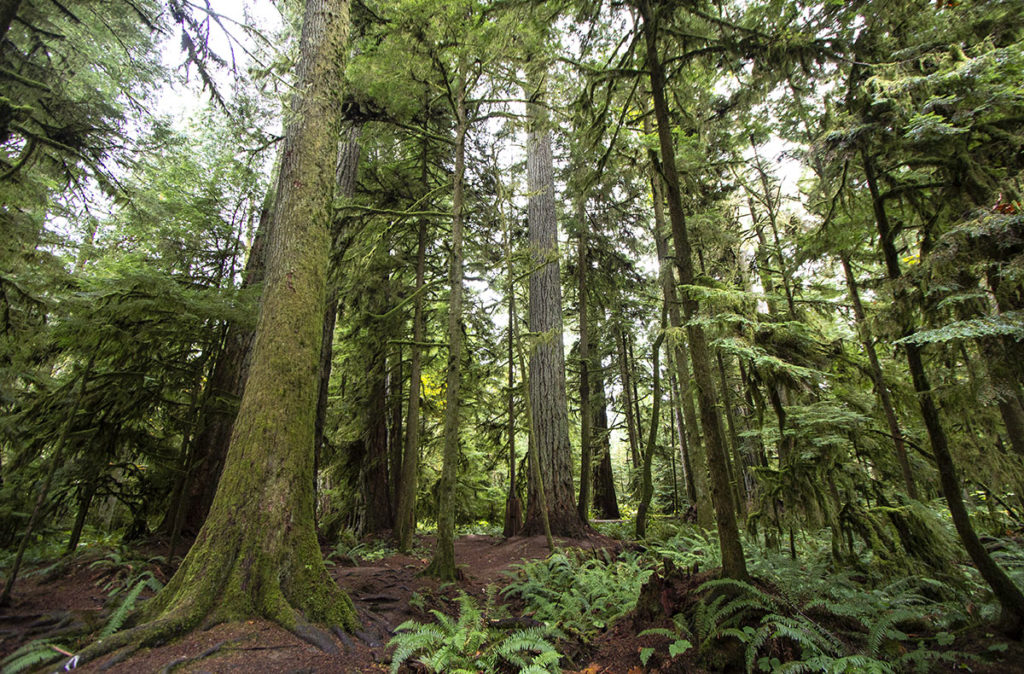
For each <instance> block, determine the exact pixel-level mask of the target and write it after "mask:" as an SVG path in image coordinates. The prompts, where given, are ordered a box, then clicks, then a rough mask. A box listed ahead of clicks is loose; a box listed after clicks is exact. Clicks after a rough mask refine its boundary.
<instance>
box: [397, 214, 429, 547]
mask: <svg viewBox="0 0 1024 674" xmlns="http://www.w3.org/2000/svg"><path fill="white" fill-rule="evenodd" d="M426 269H427V221H426V220H421V221H420V226H419V232H418V234H417V242H416V304H415V309H414V310H413V319H412V334H413V345H412V354H411V356H410V358H411V362H410V364H409V410H408V415H407V417H406V422H405V451H404V453H403V456H402V477H401V479H400V480H399V482H398V510H397V513H396V515H395V531H396V538H397V539H398V549H399V550H401V551H402V552H408V551H409V550H410V548H412V537H413V534H414V533H415V532H416V489H417V483H418V479H419V456H420V378H421V377H422V373H423V365H422V356H421V354H420V344H421V343H422V342H423V339H424V332H425V326H424V319H423V287H424V285H425V282H426Z"/></svg>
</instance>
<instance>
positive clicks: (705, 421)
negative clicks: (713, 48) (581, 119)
mask: <svg viewBox="0 0 1024 674" xmlns="http://www.w3.org/2000/svg"><path fill="white" fill-rule="evenodd" d="M639 9H640V14H641V17H642V20H643V28H642V29H643V34H644V42H645V44H646V47H647V54H646V60H647V69H648V73H649V74H650V80H651V98H652V100H653V104H654V116H655V119H656V121H657V131H658V142H659V145H660V148H661V167H662V175H663V176H664V180H665V182H664V186H665V191H666V193H667V195H666V196H667V197H668V212H669V222H670V223H671V226H672V239H673V243H674V244H675V262H676V268H677V270H678V273H679V282H680V283H681V284H683V285H684V286H687V285H693V282H694V270H693V258H692V252H691V249H690V241H689V234H688V232H687V227H686V218H685V216H684V214H683V202H682V197H681V194H680V186H679V173H678V171H677V170H676V159H675V145H674V143H673V137H672V126H671V122H670V121H669V116H668V103H667V100H666V96H665V70H664V67H663V64H662V63H661V61H660V59H659V56H658V32H659V29H658V24H657V22H658V21H659V20H660V19H661V17H659V16H658V15H657V14H655V10H654V8H653V7H652V4H651V3H650V2H649V0H641V2H639ZM682 300H683V301H682V308H683V315H684V316H685V318H686V319H687V322H689V325H688V326H687V328H686V333H687V338H688V341H689V346H690V359H691V361H692V364H693V376H694V383H695V384H696V386H697V399H698V406H699V408H700V417H701V419H700V420H701V427H702V428H703V429H704V440H705V443H706V449H707V461H708V474H709V477H710V487H711V503H712V505H713V506H714V509H715V520H716V522H717V524H718V541H719V547H720V549H721V551H722V574H723V575H724V576H725V577H727V578H735V579H745V578H747V565H746V561H745V560H744V558H743V544H742V542H741V541H740V533H739V527H738V525H737V523H736V509H735V506H734V504H733V499H732V491H731V486H730V484H729V466H728V460H729V459H728V456H727V455H726V451H725V439H724V438H723V437H722V428H721V423H720V420H719V418H718V401H717V396H716V395H715V385H714V380H713V378H712V374H711V349H710V347H709V346H708V343H707V337H706V336H705V334H704V329H703V328H702V327H701V326H700V325H698V324H695V323H693V322H692V319H693V318H695V317H696V315H697V308H698V307H697V302H696V300H694V299H693V298H692V297H690V296H688V295H684V296H683V298H682ZM695 469H696V467H695Z"/></svg>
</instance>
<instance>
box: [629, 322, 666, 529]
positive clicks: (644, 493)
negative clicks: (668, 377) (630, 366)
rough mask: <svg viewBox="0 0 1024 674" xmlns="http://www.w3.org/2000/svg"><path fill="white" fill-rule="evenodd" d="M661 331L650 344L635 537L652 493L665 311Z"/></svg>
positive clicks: (644, 520) (644, 516) (641, 524)
mask: <svg viewBox="0 0 1024 674" xmlns="http://www.w3.org/2000/svg"><path fill="white" fill-rule="evenodd" d="M661 317H662V321H661V332H659V333H658V337H657V339H655V340H654V344H653V345H652V346H651V370H652V372H653V376H652V378H651V379H652V383H651V395H652V396H653V401H652V403H651V428H650V431H648V435H647V443H646V445H644V453H643V466H642V467H641V469H640V505H639V507H638V508H637V511H636V537H637V538H645V537H646V536H647V511H648V510H650V507H651V497H652V496H653V495H654V483H653V480H652V478H651V464H652V462H653V461H654V445H655V443H656V442H657V439H658V418H659V417H660V416H661V363H660V361H659V355H660V353H661V343H662V342H663V341H665V312H664V311H663V312H662V314H661Z"/></svg>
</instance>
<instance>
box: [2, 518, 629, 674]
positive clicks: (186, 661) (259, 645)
mask: <svg viewBox="0 0 1024 674" xmlns="http://www.w3.org/2000/svg"><path fill="white" fill-rule="evenodd" d="M560 544H561V545H565V544H570V545H573V546H576V547H582V548H584V549H597V548H616V547H618V542H617V541H614V540H612V539H607V538H603V537H594V538H592V539H587V540H583V541H572V542H564V541H563V542H560ZM432 547H433V541H432V540H430V539H422V540H420V541H419V544H418V547H417V550H419V551H423V550H430V549H432ZM428 554H429V553H424V554H423V556H411V555H391V556H387V557H383V558H381V559H379V560H375V561H370V562H360V563H359V565H358V566H344V565H341V564H337V565H335V566H334V567H333V568H332V569H331V574H332V576H334V578H335V579H336V580H337V582H338V585H339V586H341V587H342V588H343V589H344V590H345V591H346V592H348V593H349V596H350V597H352V599H353V601H354V602H355V604H356V608H357V610H358V612H359V615H360V618H361V620H362V624H363V629H361V630H360V631H358V632H357V633H356V634H354V635H352V636H350V637H347V638H346V639H344V640H342V641H340V642H339V647H340V650H341V652H340V653H339V654H337V655H333V656H332V655H328V654H326V653H324V652H323V651H320V650H319V649H317V648H315V647H314V646H311V645H309V644H307V643H306V642H304V641H301V640H299V639H297V638H296V637H295V636H293V635H292V634H291V633H289V632H287V631H285V630H283V629H281V628H280V627H278V626H276V625H274V624H271V623H268V622H266V621H262V620H250V621H247V622H244V623H227V624H223V625H218V626H216V627H213V628H212V629H209V630H205V631H199V632H194V633H192V634H190V635H188V636H187V637H185V638H184V639H181V640H179V641H177V642H174V643H172V644H170V645H168V646H164V647H161V648H156V649H151V650H145V651H140V652H138V653H135V654H133V655H131V656H130V657H127V658H125V659H124V660H123V661H120V662H114V663H113V664H112V665H110V662H111V657H110V656H108V657H106V658H101V659H100V660H99V661H97V662H95V663H89V664H87V665H85V666H83V667H82V668H80V669H79V670H77V671H82V672H96V671H107V672H113V673H115V674H116V673H118V672H123V673H126V674H127V673H132V674H134V673H137V672H160V671H164V670H166V668H168V667H169V666H171V665H174V663H178V664H177V665H176V666H175V668H174V671H175V672H253V671H259V672H293V673H295V674H298V673H299V672H375V671H387V670H388V665H387V664H385V663H387V661H388V648H387V642H388V640H389V639H390V638H391V633H392V631H393V630H394V628H395V627H397V626H398V625H400V624H401V623H403V622H405V621H406V620H410V619H415V620H421V621H427V620H431V619H432V617H431V616H430V614H429V610H430V609H442V610H446V611H447V610H450V606H451V600H452V599H454V598H455V597H456V596H457V595H458V594H459V592H460V591H464V592H467V593H469V594H471V595H474V596H476V597H477V598H480V599H482V598H483V597H484V595H485V593H486V588H487V586H488V585H491V584H494V585H498V586H499V587H500V586H502V585H505V584H506V583H507V575H506V574H507V573H508V571H509V569H510V567H512V566H513V565H515V564H519V563H521V562H523V561H525V560H531V559H539V558H544V557H546V556H547V554H548V550H547V547H546V545H545V542H544V537H543V536H536V537H531V538H511V539H508V540H503V539H499V538H493V537H490V536H463V537H461V538H459V539H457V540H456V542H455V558H456V562H457V564H458V565H459V566H460V568H461V569H462V571H463V574H464V578H463V580H461V581H460V582H459V583H458V584H448V585H444V586H442V585H441V584H440V583H438V581H437V580H435V579H432V578H425V577H422V576H419V575H418V574H419V573H420V571H422V570H423V569H424V568H425V567H426V565H427V562H428V561H429V556H428ZM164 580H166V579H164ZM98 582H99V583H100V584H102V582H103V578H102V575H101V572H98V571H97V570H96V569H92V568H90V567H89V565H88V561H87V560H86V561H81V562H78V563H76V564H74V565H72V566H71V568H70V570H69V572H68V573H67V575H65V576H64V577H62V578H59V579H56V580H51V581H45V580H44V579H42V578H40V577H38V576H37V577H30V578H29V579H28V580H27V581H26V582H25V583H23V585H22V586H21V587H20V588H19V591H18V592H17V596H16V601H15V605H14V606H12V607H10V608H7V609H3V610H0V657H2V656H4V655H6V654H8V653H10V652H12V651H13V650H15V649H16V648H18V647H19V646H20V645H22V644H23V643H25V642H27V641H30V640H31V639H34V638H37V637H38V636H39V635H41V634H47V633H49V632H52V630H53V629H54V626H56V625H58V624H60V625H61V629H68V630H74V629H79V630H80V629H81V628H82V627H83V626H89V627H99V626H100V625H102V622H103V617H102V616H103V610H102V609H103V601H104V599H105V598H106V593H105V592H104V591H103V590H102V588H101V587H100V586H98V585H97V583H98ZM115 659H116V656H115ZM108 665H110V666H108Z"/></svg>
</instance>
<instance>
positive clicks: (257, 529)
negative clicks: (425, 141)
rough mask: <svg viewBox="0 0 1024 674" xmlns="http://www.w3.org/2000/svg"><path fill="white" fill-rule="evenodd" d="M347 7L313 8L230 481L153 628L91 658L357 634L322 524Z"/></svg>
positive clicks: (152, 612) (148, 610)
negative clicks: (252, 620) (327, 344)
mask: <svg viewBox="0 0 1024 674" xmlns="http://www.w3.org/2000/svg"><path fill="white" fill-rule="evenodd" d="M347 33H348V2H347V1H346V0H307V2H306V11H305V16H304V21H303V26H302V36H301V40H300V46H299V62H298V66H297V68H296V71H297V72H296V86H295V89H294V91H293V99H292V110H291V114H290V115H289V117H288V124H287V126H286V131H285V139H284V147H283V152H282V159H281V171H280V175H279V178H278V188H277V198H276V203H275V205H274V215H273V225H272V226H271V236H270V241H269V244H268V254H267V281H266V287H265V289H264V293H263V304H262V306H261V309H260V317H259V322H258V323H257V328H256V339H255V342H254V344H253V355H252V361H253V362H252V367H251V369H250V373H249V381H248V383H247V385H246V387H245V393H244V395H243V396H242V403H241V406H240V408H239V411H238V418H237V423H235V427H234V432H233V434H232V439H231V447H230V449H229V450H228V456H227V460H226V462H225V465H224V472H223V474H222V476H221V480H220V484H219V486H218V488H217V495H216V496H215V497H214V501H213V506H212V507H211V508H210V514H209V516H208V517H207V518H206V523H205V524H204V525H203V528H202V530H201V531H200V532H199V536H198V537H197V538H196V542H195V544H194V545H193V546H192V549H191V550H190V551H189V553H188V555H187V556H186V557H185V560H184V561H183V562H182V564H181V566H180V567H179V568H178V571H177V572H176V573H175V574H174V577H173V578H171V580H170V581H169V582H168V583H167V585H166V586H165V587H164V589H163V590H162V591H161V592H160V593H159V594H158V595H157V596H156V597H154V598H153V599H150V600H149V601H148V602H147V603H146V605H145V607H144V608H143V609H142V613H141V617H142V618H143V620H145V621H147V622H145V623H144V624H142V625H140V626H138V627H136V628H135V629H131V630H127V631H124V632H120V633H118V634H115V635H114V636H112V637H108V638H107V639H104V640H102V641H100V642H97V643H96V644H94V645H93V646H92V647H90V648H87V649H86V650H85V651H83V652H82V653H80V654H79V659H80V661H84V660H89V659H91V658H92V657H95V656H96V655H98V654H100V653H103V652H109V651H110V650H113V649H115V648H119V647H120V646H123V645H126V644H139V645H151V644H153V643H160V642H161V641H163V640H166V639H167V638H169V637H172V636H175V635H177V634H179V633H181V632H184V631H187V630H190V629H193V628H194V627H197V626H198V625H199V624H200V623H201V622H203V621H204V620H206V621H207V622H218V621H223V620H238V619H244V618H249V617H264V618H266V619H269V620H272V621H274V622H276V623H278V624H280V625H282V626H284V627H285V628H287V629H289V630H291V631H293V632H295V633H296V634H298V635H299V636H301V637H303V638H305V639H308V640H310V641H312V642H314V643H316V644H317V645H319V646H321V647H322V648H325V649H330V650H332V651H336V650H337V647H336V646H335V645H334V642H333V641H332V640H331V639H330V638H329V637H328V636H327V635H326V634H325V633H323V632H321V631H319V630H317V629H315V628H313V627H312V626H311V624H310V623H311V622H314V623H320V624H324V625H329V626H333V627H344V628H348V629H352V628H354V627H355V626H356V616H355V611H354V608H353V606H352V603H351V601H350V600H349V599H348V597H347V595H346V594H345V593H344V592H342V591H341V590H340V589H339V588H338V586H337V585H336V584H335V583H334V581H333V580H332V579H331V577H330V576H329V575H328V574H327V570H326V568H325V567H324V564H323V559H322V557H321V555H320V546H319V545H318V543H317V538H316V530H315V527H314V523H313V427H314V423H315V417H316V400H317V375H318V368H319V362H320V339H321V333H322V329H323V315H324V313H323V312H324V303H325V285H326V271H327V255H328V235H327V226H328V219H329V207H330V203H331V197H332V194H333V175H332V169H333V166H334V157H335V147H336V143H337V138H338V131H339V125H340V115H339V111H340V109H341V105H340V100H339V93H340V89H339V85H340V82H341V78H342V68H343V66H344V57H345V45H346V42H347Z"/></svg>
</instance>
